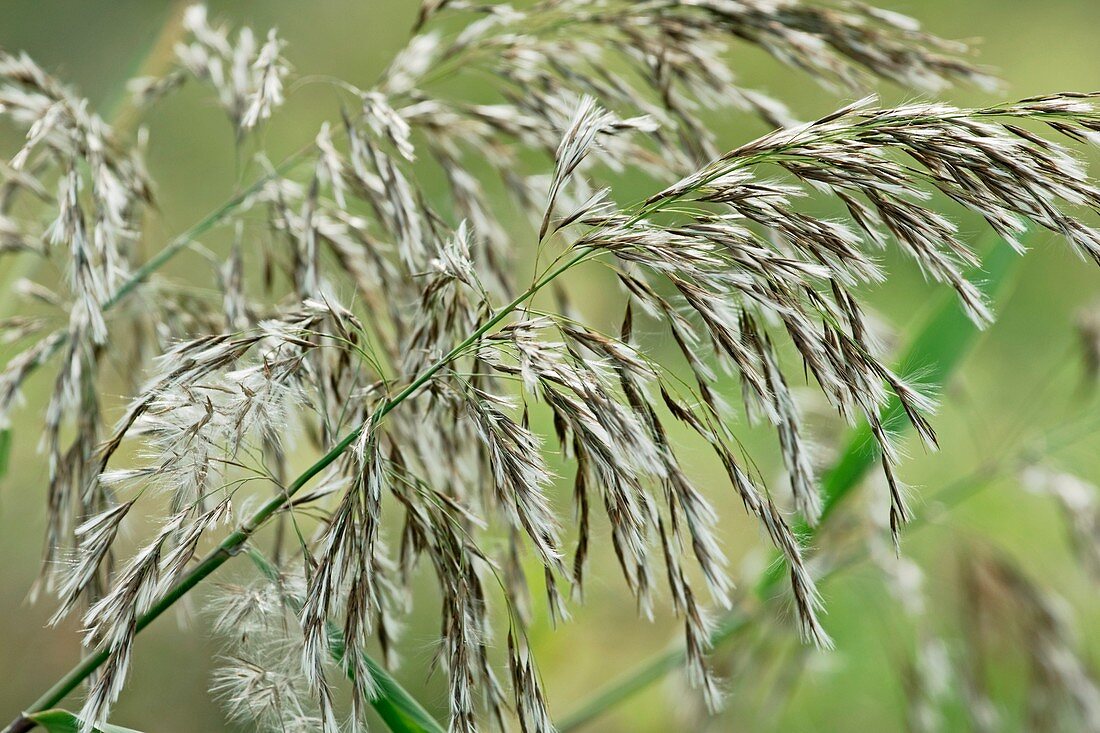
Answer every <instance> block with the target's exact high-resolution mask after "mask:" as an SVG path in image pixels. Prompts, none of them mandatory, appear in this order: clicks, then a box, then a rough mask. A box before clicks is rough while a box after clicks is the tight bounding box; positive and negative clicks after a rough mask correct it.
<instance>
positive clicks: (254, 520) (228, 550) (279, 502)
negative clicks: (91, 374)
mask: <svg viewBox="0 0 1100 733" xmlns="http://www.w3.org/2000/svg"><path fill="white" fill-rule="evenodd" d="M212 216H213V215H212ZM210 218H211V217H208V219H210ZM181 246H182V245H181ZM590 253H591V250H589V249H581V250H580V251H578V252H577V254H576V255H575V256H573V257H572V258H570V259H569V260H568V261H566V262H565V263H564V264H562V265H560V266H559V267H557V268H555V269H554V270H552V271H550V272H549V273H548V274H546V275H545V276H544V277H542V278H541V279H540V280H539V281H538V282H536V283H534V284H533V285H531V287H529V288H528V289H527V290H525V291H523V292H522V293H520V294H519V295H518V296H516V297H515V298H513V299H512V301H511V302H509V303H508V304H506V305H504V306H502V307H501V308H499V309H498V310H497V311H496V312H495V313H494V314H493V316H492V317H491V318H489V319H488V320H486V321H485V322H484V323H483V324H481V326H479V327H478V328H477V329H476V330H475V331H473V332H472V333H471V334H470V335H469V336H467V337H466V338H465V339H463V340H462V342H460V343H459V344H458V345H457V346H455V347H454V348H453V349H451V350H450V351H449V352H448V353H447V354H446V355H445V356H443V357H441V358H440V359H438V360H437V361H435V362H434V363H432V364H431V365H430V366H428V367H427V368H426V369H424V371H423V372H421V373H420V374H419V375H418V376H417V377H416V378H415V379H414V380H412V381H411V382H410V383H409V384H408V385H407V386H406V387H405V388H404V389H402V390H401V391H400V392H398V393H397V394H396V395H395V396H394V397H392V398H391V399H388V400H387V401H386V402H385V403H383V404H382V406H381V407H379V408H378V410H377V411H376V412H375V414H374V416H373V419H372V420H371V421H370V422H371V423H376V422H377V421H378V420H380V419H382V418H384V417H385V416H386V415H387V414H389V413H390V412H391V411H393V410H394V409H395V408H396V407H397V406H398V405H400V404H401V403H402V402H404V401H405V400H406V399H408V398H409V397H411V396H412V395H413V394H414V393H415V392H416V391H417V390H419V389H420V388H421V387H423V386H424V385H425V384H427V382H428V381H429V380H430V379H431V378H432V377H433V376H435V375H436V374H437V373H438V372H439V371H440V370H441V369H443V368H444V367H445V366H447V364H449V363H450V362H451V361H453V360H454V359H455V358H457V357H458V356H460V355H462V354H463V353H464V352H465V351H466V350H467V349H469V348H470V346H472V345H473V344H475V343H476V342H477V341H478V340H479V339H480V338H481V337H482V336H484V335H485V334H486V333H488V332H489V331H490V330H491V329H492V328H493V327H494V326H496V325H497V324H499V323H500V322H501V321H503V320H504V319H505V318H507V317H508V315H509V314H511V313H512V312H514V311H515V310H516V309H517V308H518V307H519V306H520V305H522V304H523V303H524V302H525V301H527V300H528V299H529V298H531V297H532V296H534V295H535V294H536V293H537V292H538V291H540V290H541V289H542V288H543V287H545V286H546V285H548V284H549V283H550V282H551V281H553V280H554V279H555V278H557V277H558V276H559V275H561V274H562V273H563V272H565V271H566V270H568V269H570V268H571V267H573V266H574V265H576V264H578V263H579V262H581V261H582V260H583V259H584V258H585V257H587V256H588V255H589V254H590ZM152 269H155V268H150V271H151V270H152ZM135 285H136V283H135ZM363 428H364V425H359V426H358V427H356V428H355V429H354V430H352V431H351V432H349V433H348V434H347V435H345V436H344V437H343V438H341V439H340V441H339V442H338V443H336V445H334V446H333V447H332V448H331V449H330V450H329V451H328V452H327V453H325V454H324V455H323V456H321V458H319V459H318V460H317V461H316V462H315V463H314V464H313V465H311V466H310V467H309V468H307V469H306V470H305V471H303V472H302V473H301V474H300V475H299V476H298V477H297V478H296V479H294V481H293V482H292V483H291V484H290V485H289V486H288V487H287V488H286V491H284V492H282V493H280V494H278V495H277V496H274V497H273V498H271V499H269V500H268V501H267V503H265V504H264V505H263V506H261V507H260V508H259V509H258V510H257V511H256V513H255V514H253V515H252V516H251V517H249V519H248V520H247V521H246V522H245V523H244V524H242V525H241V526H240V527H239V528H238V529H237V530H236V531H234V532H233V533H232V534H230V535H228V536H227V537H226V538H225V539H223V540H222V541H221V543H220V544H219V545H218V546H217V547H216V548H215V549H214V550H212V551H211V552H210V553H209V554H208V555H206V557H204V558H203V559H202V560H201V561H200V562H199V564H198V565H196V566H195V567H194V568H192V569H191V570H190V571H189V572H188V573H187V574H186V575H185V576H184V577H183V578H182V579H181V580H180V581H179V583H177V584H176V585H175V586H174V587H173V588H172V589H171V590H170V591H168V592H167V593H166V594H165V595H164V596H163V597H161V599H160V600H158V601H157V602H156V603H155V604H153V606H152V607H151V608H150V609H149V610H148V611H146V612H145V613H144V614H142V615H141V616H140V617H139V618H138V620H137V623H136V626H135V630H134V633H135V634H137V633H140V632H141V631H142V630H143V629H145V627H147V626H148V625H149V624H151V623H152V622H153V621H155V620H156V619H157V618H158V617H159V616H160V615H161V614H163V613H164V612H165V611H167V610H168V609H169V608H171V607H172V606H173V605H175V603H176V601H178V600H179V599H181V598H183V597H184V596H185V595H187V593H188V592H190V591H191V589H192V588H194V587H195V586H197V585H198V584H199V583H201V582H202V581H203V580H204V579H206V577H207V576H209V575H210V574H211V573H213V572H214V571H215V570H217V569H218V568H220V567H221V566H222V565H224V564H225V562H226V561H227V560H229V558H231V557H233V556H234V555H236V554H237V553H239V552H240V551H241V549H242V548H243V546H244V544H245V542H247V541H248V538H249V537H251V536H252V535H253V534H255V532H256V531H257V530H258V529H259V528H260V527H262V526H263V525H264V524H265V523H266V522H267V520H268V519H270V518H271V517H272V516H273V515H274V514H275V513H276V512H278V511H279V510H280V509H282V508H283V507H284V506H285V505H286V504H287V502H288V501H289V500H290V499H291V498H292V497H293V496H294V495H295V494H297V493H298V492H299V491H301V489H302V488H303V487H304V486H305V485H306V484H308V483H309V482H310V481H311V480H312V479H313V478H314V477H315V476H317V475H318V474H319V473H321V472H322V471H324V470H325V469H326V468H328V467H329V466H330V465H332V464H333V463H334V462H335V461H336V460H337V459H338V458H339V457H340V456H341V455H342V454H343V453H344V451H346V450H347V449H348V448H349V447H351V445H352V444H354V443H355V441H356V440H357V439H358V438H359V436H360V434H361V433H362V431H363ZM107 657H108V652H107V650H105V649H100V650H98V651H96V652H94V653H92V654H90V655H89V656H87V657H85V658H84V659H83V660H82V661H81V662H80V663H79V664H77V665H76V666H75V667H73V668H72V669H71V670H70V671H69V672H68V673H67V674H66V675H65V676H64V677H62V678H61V679H60V680H58V681H57V682H56V683H55V684H54V685H53V686H52V687H51V688H50V689H48V690H47V691H46V692H45V693H43V694H42V696H41V697H39V698H38V699H37V700H35V701H34V703H32V704H31V706H30V707H29V708H27V710H25V711H24V712H23V714H22V715H21V716H20V717H18V718H16V719H15V720H14V721H13V722H12V723H11V724H10V725H8V727H7V728H5V729H4V731H3V733H24V732H25V731H28V730H31V729H32V728H34V726H35V723H34V721H33V720H31V719H30V718H29V717H28V716H30V715H33V714H34V713H39V712H42V711H43V710H47V709H49V708H52V707H54V706H55V705H57V704H58V703H59V702H61V700H62V699H64V697H65V696H66V695H68V694H69V693H70V692H72V691H73V690H75V689H76V688H77V687H78V686H79V685H80V684H81V683H82V682H83V681H84V680H86V679H87V678H88V677H89V676H91V675H92V673H93V672H95V670H96V669H97V668H99V666H100V665H101V664H103V663H104V662H105V661H106V660H107Z"/></svg>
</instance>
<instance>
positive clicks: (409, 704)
mask: <svg viewBox="0 0 1100 733" xmlns="http://www.w3.org/2000/svg"><path fill="white" fill-rule="evenodd" d="M248 556H249V557H250V558H252V562H253V563H255V564H256V567H258V568H259V569H260V572H261V573H263V574H264V575H265V576H266V577H268V578H269V579H271V580H275V579H276V578H278V577H279V571H278V569H277V568H276V567H275V566H274V565H272V564H271V562H270V561H269V560H268V559H267V558H266V557H264V555H263V553H261V552H260V551H259V550H257V549H255V548H249V550H248ZM290 602H291V603H294V604H295V605H299V604H298V603H297V601H295V600H294V599H291V601H290ZM294 610H295V611H297V610H299V609H298V608H295V609H294ZM325 627H326V628H325V631H326V632H327V634H328V637H329V649H330V654H331V656H332V659H333V661H334V662H336V663H337V664H338V665H340V668H341V669H343V670H344V674H346V675H347V676H348V678H349V679H351V678H352V676H353V672H352V670H351V669H350V668H349V667H347V666H346V665H344V663H343V661H344V637H343V635H342V634H341V633H340V630H339V629H338V628H336V625H335V624H333V623H332V622H331V621H329V622H326V624H325ZM367 666H368V667H369V668H370V672H371V676H372V677H373V678H374V684H375V687H376V688H377V690H378V695H377V696H376V697H375V698H374V699H373V700H371V701H370V704H371V706H372V707H373V708H374V710H375V712H376V713H378V717H380V718H382V720H383V721H385V723H386V725H387V726H388V727H389V729H390V730H391V731H393V733H443V727H442V726H441V725H440V724H439V723H438V722H436V720H435V718H433V717H432V716H431V714H430V713H429V712H428V711H427V710H425V709H424V707H423V706H422V705H421V704H420V703H419V702H417V700H416V698H414V697H413V696H412V695H410V694H409V693H408V691H407V690H405V688H404V687H402V686H401V685H400V684H399V683H398V682H397V680H395V679H394V678H393V677H392V676H391V675H390V673H389V672H387V671H386V670H385V669H384V668H383V667H382V665H380V664H378V662H376V661H374V660H373V659H371V658H370V657H367ZM105 733H106V732H105Z"/></svg>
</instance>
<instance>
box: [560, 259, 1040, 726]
mask: <svg viewBox="0 0 1100 733" xmlns="http://www.w3.org/2000/svg"><path fill="white" fill-rule="evenodd" d="M1020 260H1021V258H1020V257H1018V256H1016V254H1015V252H1014V251H1013V250H1012V248H1011V247H1010V246H1009V245H1008V243H1006V242H1004V241H1003V240H998V241H997V243H996V245H995V246H994V247H993V249H992V250H991V251H990V253H989V254H988V255H987V256H986V258H985V260H984V263H983V268H982V270H981V271H979V272H976V273H971V276H972V278H973V279H975V280H979V281H980V285H979V287H980V288H981V290H982V292H983V294H984V295H985V296H986V297H987V298H989V299H992V298H994V297H995V296H996V295H997V294H998V293H999V292H1000V291H1001V290H1002V289H1003V288H1004V286H1005V284H1006V283H1007V282H1008V280H1009V279H1010V277H1009V276H1010V275H1011V273H1012V272H1013V270H1014V268H1015V266H1016V263H1017V262H1019V261H1020ZM976 336H977V331H976V329H975V327H974V325H973V324H972V323H971V322H970V321H969V319H968V318H967V316H966V314H965V313H964V312H963V310H962V308H961V307H960V306H959V305H958V304H957V303H956V302H955V299H954V297H950V299H949V300H948V301H947V302H945V304H944V305H943V306H941V307H940V308H939V309H938V310H937V311H936V312H935V313H933V314H932V316H931V318H929V319H928V321H927V322H926V323H925V324H924V326H923V328H922V329H921V330H920V332H919V333H918V334H917V335H916V337H915V338H914V339H913V341H912V342H911V344H910V346H909V348H908V350H907V351H906V352H905V354H904V355H903V357H902V359H901V360H900V365H901V367H902V369H903V370H904V369H908V370H922V371H921V374H922V377H923V381H924V382H925V383H926V384H930V385H934V386H937V387H940V386H942V385H943V384H944V383H945V382H946V380H947V378H948V377H949V376H950V374H951V372H953V371H954V370H955V368H956V367H958V365H959V363H960V362H961V361H962V358H963V356H964V355H965V354H966V353H967V351H968V350H969V347H970V346H971V344H972V343H973V341H974V339H975V338H976ZM881 419H882V422H883V425H884V426H885V427H886V428H887V429H888V430H902V429H904V428H905V426H906V425H907V424H908V423H907V422H906V420H905V412H904V410H903V409H902V407H901V403H900V402H899V401H898V400H897V398H896V397H895V398H893V399H892V400H890V402H889V403H888V404H887V405H886V407H885V408H884V409H883V411H882V414H881ZM873 445H874V436H873V435H872V433H871V429H870V427H869V426H868V425H867V424H866V423H864V424H863V425H861V426H860V427H859V428H857V429H856V430H855V431H854V432H853V434H852V436H851V437H850V439H849V440H848V444H847V449H846V450H845V452H844V453H843V455H842V456H841V458H840V460H838V461H837V463H836V464H835V465H834V466H833V468H832V470H831V471H829V473H828V474H826V476H825V477H824V480H823V481H822V496H823V500H824V501H823V510H822V516H821V523H819V524H818V527H810V526H808V525H807V524H806V523H805V522H801V523H800V524H799V525H798V531H799V534H800V536H802V537H805V538H806V539H807V541H809V540H812V538H813V537H814V535H815V533H816V532H817V530H818V528H820V526H821V524H823V523H824V521H825V519H826V518H827V517H829V516H830V515H831V514H832V513H833V512H834V511H835V510H836V508H837V507H838V506H839V505H840V504H841V503H842V502H843V501H844V500H845V499H846V498H848V497H849V496H850V495H851V494H852V493H853V492H854V490H855V489H856V488H857V487H858V486H859V484H860V481H861V480H862V479H863V477H864V476H865V475H866V474H867V472H868V471H870V470H871V468H872V467H873V466H874V465H875V462H876V461H877V460H878V456H879V454H878V451H877V450H875V449H874V448H873V447H872V446H873ZM786 572H787V564H786V563H785V562H784V561H783V560H782V558H780V557H776V558H775V560H774V561H773V562H772V564H771V565H770V566H769V568H768V570H767V571H766V572H765V573H764V576H763V577H762V578H761V580H760V582H759V583H758V584H757V586H756V588H755V593H754V596H755V600H756V601H757V602H759V603H760V604H761V607H763V606H764V604H765V603H766V602H767V601H769V600H770V599H771V598H772V597H773V596H774V595H775V592H776V589H777V587H778V585H779V583H780V582H781V581H782V580H783V578H784V576H785V575H786ZM748 621H749V617H747V616H746V615H745V614H744V613H743V612H737V611H734V612H733V613H731V614H730V615H728V616H727V617H726V618H725V619H723V621H722V625H721V626H720V627H719V631H718V632H717V633H716V634H715V636H714V637H713V638H712V640H711V641H712V643H713V646H717V645H719V644H721V643H722V642H724V641H726V640H728V639H729V638H731V637H732V636H734V635H735V633H736V632H735V631H733V632H730V631H728V630H729V629H735V630H740V629H741V628H744V626H745V625H746V624H747V623H748ZM685 659H686V653H685V651H684V650H683V649H674V650H672V651H669V652H665V653H664V654H660V655H658V656H656V657H654V658H653V659H650V660H649V661H647V662H644V663H643V664H641V665H640V666H638V667H637V668H635V669H634V670H632V671H631V672H628V673H627V674H626V675H624V676H623V677H622V678H620V679H619V680H618V681H616V682H614V683H612V684H611V685H610V686H609V687H607V688H606V689H605V690H604V691H602V692H600V693H598V694H597V695H596V697H594V698H593V699H591V700H590V701H588V702H586V703H583V704H582V705H581V706H580V707H579V708H578V709H577V710H576V711H575V712H573V713H572V714H570V715H567V716H566V717H565V718H564V719H563V720H562V721H561V722H560V723H559V725H558V731H559V733H568V731H572V730H575V729H577V728H580V727H581V726H583V725H585V724H586V723H588V722H590V721H592V720H594V719H595V718H597V717H599V716H600V715H602V714H603V713H606V712H607V711H608V710H610V709H611V708H613V707H615V706H616V705H618V704H620V703H622V702H624V701H625V700H627V699H629V698H630V697H632V696H633V695H634V694H636V693H637V692H640V691H641V690H643V689H645V688H646V687H647V686H649V685H650V684H651V683H653V682H656V681H657V680H659V679H661V678H662V677H663V676H664V675H665V674H667V673H668V672H670V671H672V670H674V669H677V668H678V667H679V666H681V664H682V663H683V661H684V660H685Z"/></svg>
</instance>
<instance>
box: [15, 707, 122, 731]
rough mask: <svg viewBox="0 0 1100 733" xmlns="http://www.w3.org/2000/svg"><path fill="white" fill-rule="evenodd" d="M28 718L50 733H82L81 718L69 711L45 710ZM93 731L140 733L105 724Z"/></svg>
mask: <svg viewBox="0 0 1100 733" xmlns="http://www.w3.org/2000/svg"><path fill="white" fill-rule="evenodd" d="M27 718H28V719H29V720H33V721H34V722H35V723H36V724H38V725H40V726H42V727H43V728H45V729H46V731H47V732H48V733H80V718H78V717H76V716H75V715H73V714H72V713H70V712H69V711H68V710H43V711H42V712H41V713H34V714H33V715H28V716H27ZM93 730H95V732H96V733H140V732H139V731H136V730H134V729H133V728H123V727H122V726H121V725H111V724H110V723H104V724H103V725H100V726H97V727H96V728H94V729H93Z"/></svg>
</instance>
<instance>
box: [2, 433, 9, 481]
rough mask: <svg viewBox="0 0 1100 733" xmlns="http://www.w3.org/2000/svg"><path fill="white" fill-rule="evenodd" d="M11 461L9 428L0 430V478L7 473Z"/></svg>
mask: <svg viewBox="0 0 1100 733" xmlns="http://www.w3.org/2000/svg"><path fill="white" fill-rule="evenodd" d="M10 462H11V428H3V429H2V430H0V479H2V478H4V477H5V476H7V475H8V465H9V464H10Z"/></svg>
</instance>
